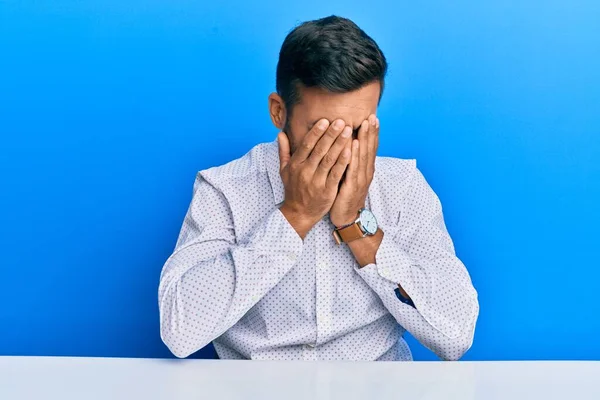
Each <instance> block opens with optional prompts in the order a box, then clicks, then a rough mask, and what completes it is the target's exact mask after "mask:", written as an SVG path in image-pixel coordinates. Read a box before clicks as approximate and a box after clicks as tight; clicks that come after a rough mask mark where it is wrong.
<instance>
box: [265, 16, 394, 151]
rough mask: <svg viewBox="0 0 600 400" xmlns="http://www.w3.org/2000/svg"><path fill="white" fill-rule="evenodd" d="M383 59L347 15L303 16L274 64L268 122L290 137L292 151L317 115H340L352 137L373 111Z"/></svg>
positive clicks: (382, 75) (380, 89)
mask: <svg viewBox="0 0 600 400" xmlns="http://www.w3.org/2000/svg"><path fill="white" fill-rule="evenodd" d="M386 72H387V61H386V59H385V56H384V55H383V52H382V51H381V50H380V49H379V47H378V46H377V43H375V41H374V40H373V39H371V38H370V37H369V36H368V35H367V34H366V33H365V32H364V31H363V30H362V29H360V28H359V27H358V26H357V25H356V24H355V23H354V22H352V21H350V20H349V19H345V18H340V17H336V16H330V17H326V18H322V19H318V20H314V21H308V22H304V23H303V24H301V25H300V26H298V27H296V28H295V29H294V30H292V31H291V32H290V33H289V34H288V35H287V37H286V38H285V40H284V42H283V45H282V46H281V51H280V53H279V62H278V64H277V93H271V95H269V113H270V115H271V119H272V121H273V124H275V126H276V127H277V128H278V129H281V130H283V131H284V132H285V133H286V134H287V136H288V138H289V139H290V144H291V151H292V153H293V152H294V151H295V149H296V148H297V147H298V145H299V144H300V143H301V141H302V139H303V138H304V136H305V135H306V133H307V132H308V131H309V130H310V128H312V125H313V124H314V123H315V122H317V121H318V120H319V119H321V118H325V119H328V120H329V121H330V122H333V121H334V120H335V119H338V118H340V119H343V120H344V122H345V123H346V124H347V125H349V126H352V128H353V130H354V137H356V133H357V131H358V127H359V126H360V124H361V123H362V122H363V121H364V120H365V119H366V118H367V117H368V116H369V115H370V114H375V113H376V111H377V105H378V104H379V100H380V98H381V95H382V94H383V87H384V78H385V74H386Z"/></svg>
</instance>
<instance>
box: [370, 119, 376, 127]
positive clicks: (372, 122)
mask: <svg viewBox="0 0 600 400" xmlns="http://www.w3.org/2000/svg"><path fill="white" fill-rule="evenodd" d="M376 120H377V118H375V117H373V118H370V119H369V122H370V123H371V125H372V126H375V121H376Z"/></svg>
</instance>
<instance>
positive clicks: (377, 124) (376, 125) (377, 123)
mask: <svg viewBox="0 0 600 400" xmlns="http://www.w3.org/2000/svg"><path fill="white" fill-rule="evenodd" d="M375 127H376V128H377V135H376V136H375V152H377V149H379V118H377V121H376V122H375Z"/></svg>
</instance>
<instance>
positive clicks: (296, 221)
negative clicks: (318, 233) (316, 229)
mask: <svg viewBox="0 0 600 400" xmlns="http://www.w3.org/2000/svg"><path fill="white" fill-rule="evenodd" d="M279 211H281V213H282V214H283V216H284V217H285V218H286V219H287V220H288V222H289V223H290V225H291V226H292V227H293V228H294V230H295V231H296V233H298V235H299V236H300V237H301V238H302V240H304V238H305V237H306V235H307V234H308V231H310V230H311V229H312V227H313V226H314V225H315V223H316V221H313V218H311V217H309V216H307V215H306V214H305V213H303V212H302V211H300V210H297V209H294V207H292V206H290V205H289V204H286V203H285V202H284V203H283V204H282V205H281V206H280V207H279Z"/></svg>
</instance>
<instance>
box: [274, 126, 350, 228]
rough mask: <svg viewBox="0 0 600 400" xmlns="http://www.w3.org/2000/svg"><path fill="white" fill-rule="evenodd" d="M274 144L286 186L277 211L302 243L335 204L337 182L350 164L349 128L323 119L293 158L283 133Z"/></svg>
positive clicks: (309, 133)
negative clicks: (282, 200)
mask: <svg viewBox="0 0 600 400" xmlns="http://www.w3.org/2000/svg"><path fill="white" fill-rule="evenodd" d="M277 141H278V143H279V160H280V171H279V172H280V174H281V179H282V180H283V185H284V186H285V200H284V202H283V204H282V205H281V206H280V210H281V212H282V213H283V215H284V216H285V217H286V218H287V220H288V221H289V222H290V224H291V225H292V226H293V227H294V229H295V230H296V232H297V233H298V235H299V236H300V237H301V238H302V239H304V237H305V236H306V234H307V233H308V231H310V229H311V228H312V227H313V226H314V225H315V224H316V223H317V222H318V221H319V220H320V219H321V218H323V216H324V215H326V214H327V213H328V212H329V210H330V209H331V206H332V205H333V202H334V201H335V198H336V196H337V192H338V187H339V186H338V185H339V182H340V179H341V178H342V175H343V174H344V171H345V170H346V167H347V166H348V163H349V162H350V156H351V150H350V146H351V144H352V128H351V127H350V126H346V124H345V122H344V121H343V120H341V119H337V120H335V121H334V122H333V123H332V124H331V125H330V124H329V121H327V120H326V119H322V120H320V121H318V122H317V123H316V124H315V125H314V126H313V128H312V129H311V130H310V131H309V132H308V133H307V134H306V136H305V137H304V139H303V141H302V144H301V145H300V146H299V147H298V149H297V150H296V151H294V154H292V155H290V142H289V139H288V137H287V135H286V134H285V133H283V132H280V133H279V135H278V136H277Z"/></svg>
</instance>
